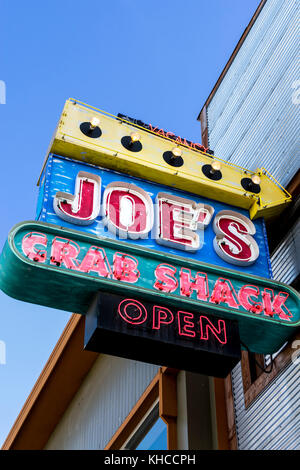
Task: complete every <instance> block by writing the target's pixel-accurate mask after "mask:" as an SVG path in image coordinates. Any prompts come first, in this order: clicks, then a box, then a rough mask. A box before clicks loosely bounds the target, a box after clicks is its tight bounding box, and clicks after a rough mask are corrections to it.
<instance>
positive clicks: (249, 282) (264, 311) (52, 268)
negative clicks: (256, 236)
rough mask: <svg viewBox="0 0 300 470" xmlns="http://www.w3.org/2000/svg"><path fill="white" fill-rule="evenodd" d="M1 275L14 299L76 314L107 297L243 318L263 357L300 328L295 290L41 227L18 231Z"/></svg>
mask: <svg viewBox="0 0 300 470" xmlns="http://www.w3.org/2000/svg"><path fill="white" fill-rule="evenodd" d="M0 269H1V272H0V274H1V275H0V288H1V289H2V290H3V291H4V292H5V293H6V294H8V295H10V296H11V297H14V298H16V299H20V300H23V301H27V302H31V303H36V304H40V305H45V306H48V307H53V308H58V309H62V310H66V311H71V312H75V313H81V314H85V313H86V312H87V310H88V308H89V306H90V303H91V298H92V297H93V294H95V293H96V292H98V291H103V292H111V293H115V294H124V295H126V296H130V295H132V296H135V297H138V298H140V299H144V300H145V301H147V300H148V301H150V302H154V303H158V302H159V305H166V306H170V307H174V308H177V309H180V310H181V311H184V309H187V310H188V311H194V312H197V313H202V314H208V315H213V316H216V317H219V318H224V319H229V320H237V321H238V324H239V333H240V338H241V341H242V344H244V345H246V346H247V347H248V348H249V350H251V351H253V352H257V353H264V354H267V353H274V352H275V351H276V350H278V348H279V347H280V346H282V344H283V342H284V341H286V340H287V339H288V338H289V337H291V336H292V335H293V334H294V332H295V330H296V328H298V327H299V326H300V296H299V294H298V293H297V292H296V291H295V290H294V289H293V288H291V287H290V286H288V285H285V284H282V283H279V282H276V281H272V280H270V279H264V278H261V277H257V276H253V275H249V274H244V273H241V272H237V271H233V270H229V269H224V268H220V267H216V266H212V265H209V264H207V263H201V262H199V261H193V260H192V259H183V258H181V257H179V256H172V259H171V261H170V262H169V258H168V257H167V256H166V254H164V253H161V252H156V251H153V250H148V249H147V248H144V247H143V248H141V247H137V246H134V245H129V244H127V243H124V242H120V241H116V240H112V239H108V238H99V237H95V236H90V235H89V234H86V233H83V232H77V231H74V230H69V229H63V228H59V227H57V226H54V225H50V224H46V223H41V222H24V223H20V224H18V225H16V226H15V227H14V228H13V229H12V230H11V232H10V233H9V237H8V240H7V242H6V245H5V247H4V249H3V252H2V255H1V258H0Z"/></svg>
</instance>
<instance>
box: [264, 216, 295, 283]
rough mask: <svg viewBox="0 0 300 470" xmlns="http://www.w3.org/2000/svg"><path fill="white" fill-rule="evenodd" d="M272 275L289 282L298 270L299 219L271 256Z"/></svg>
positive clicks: (278, 279) (281, 280)
mask: <svg viewBox="0 0 300 470" xmlns="http://www.w3.org/2000/svg"><path fill="white" fill-rule="evenodd" d="M271 264H272V272H273V277H274V279H276V280H277V281H280V282H284V283H286V284H289V283H290V282H292V281H293V280H294V279H295V278H296V277H297V275H298V274H299V272H300V220H298V221H297V223H296V224H295V225H294V226H293V227H292V229H291V231H290V232H288V233H287V235H286V237H285V238H284V240H283V241H282V242H281V243H280V245H279V246H278V247H277V248H276V250H275V252H274V253H273V255H272V256H271Z"/></svg>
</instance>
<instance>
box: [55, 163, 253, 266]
mask: <svg viewBox="0 0 300 470" xmlns="http://www.w3.org/2000/svg"><path fill="white" fill-rule="evenodd" d="M53 207H54V211H55V213H56V214H57V215H58V216H59V217H60V218H62V219H64V220H66V221H67V222H70V223H72V224H75V225H78V224H79V225H88V224H92V223H93V222H95V220H96V218H97V217H99V216H100V215H101V216H102V223H103V224H104V225H106V226H107V228H108V230H109V231H110V232H111V233H113V234H114V235H115V236H117V237H119V238H121V239H122V238H123V239H127V238H130V239H134V240H135V239H140V238H148V237H149V236H150V232H151V231H152V228H153V227H154V229H155V230H154V233H153V237H154V238H155V240H156V242H157V243H158V244H160V245H165V246H168V247H171V248H176V249H178V250H188V251H191V252H196V251H197V250H200V249H201V248H202V246H203V236H204V235H203V232H204V229H205V228H206V227H207V226H208V225H209V224H210V223H211V221H212V217H213V214H214V208H213V207H212V206H210V205H208V204H201V203H196V202H195V201H193V200H191V199H186V198H182V197H179V196H175V195H173V194H169V193H158V194H157V196H156V200H155V211H154V205H153V202H152V199H151V197H150V194H148V193H147V192H146V191H144V190H143V189H141V188H139V187H138V186H137V185H135V184H130V183H124V182H122V181H115V182H113V183H110V184H108V185H107V186H106V189H105V191H104V194H103V201H102V205H101V178H100V176H97V175H95V174H93V173H87V172H84V171H80V172H79V173H78V175H77V178H76V181H75V190H74V195H72V194H68V193H63V192H57V193H56V195H55V197H54V199H53ZM154 212H155V223H154ZM213 228H214V231H215V233H216V237H215V239H214V249H215V251H216V253H217V254H218V256H220V257H221V258H222V259H223V260H224V261H226V262H227V263H230V264H234V265H242V266H246V265H250V264H253V263H254V262H255V260H256V259H257V258H258V256H259V248H258V245H257V243H256V241H255V240H254V238H253V235H254V234H255V226H254V224H253V223H252V222H251V220H250V219H248V218H247V217H245V216H244V215H242V214H239V213H238V212H235V211H228V210H223V211H220V212H219V213H218V214H217V215H216V216H215V218H214V222H213Z"/></svg>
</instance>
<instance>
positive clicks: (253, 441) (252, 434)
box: [232, 364, 300, 450]
mask: <svg viewBox="0 0 300 470" xmlns="http://www.w3.org/2000/svg"><path fill="white" fill-rule="evenodd" d="M232 380H233V395H234V402H235V411H236V428H237V437H238V444H239V449H241V450H254V449H259V450H262V449H295V448H299V447H300V436H299V434H297V432H296V431H297V429H298V428H299V424H300V413H299V398H300V390H299V380H300V368H299V366H297V365H294V364H290V365H289V366H288V367H287V368H286V369H285V370H284V371H283V372H282V373H281V374H280V375H279V376H278V377H276V379H275V380H274V381H273V382H272V383H271V385H270V386H269V387H268V388H267V389H266V390H265V391H264V392H263V393H262V394H261V395H260V396H259V398H258V399H256V401H255V402H254V403H253V404H252V405H251V406H250V407H249V408H248V409H247V410H246V409H245V405H244V395H243V388H242V376H241V365H240V364H238V365H237V366H236V367H235V369H234V371H233V372H232ZM289 430H291V432H289V435H288V436H287V432H288V431H289ZM293 433H294V436H293Z"/></svg>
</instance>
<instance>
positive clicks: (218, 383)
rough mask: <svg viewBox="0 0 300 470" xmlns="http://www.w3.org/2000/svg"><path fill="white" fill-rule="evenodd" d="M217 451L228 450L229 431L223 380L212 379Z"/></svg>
mask: <svg viewBox="0 0 300 470" xmlns="http://www.w3.org/2000/svg"><path fill="white" fill-rule="evenodd" d="M214 390H215V406H216V420H217V436H218V450H229V430H228V422H227V413H226V398H225V380H224V379H219V378H214Z"/></svg>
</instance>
